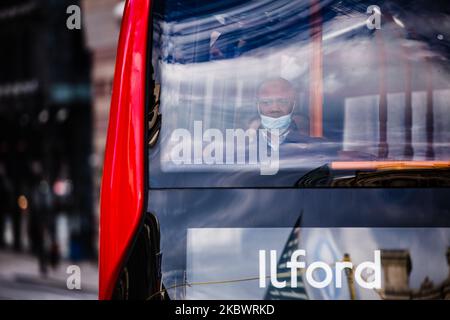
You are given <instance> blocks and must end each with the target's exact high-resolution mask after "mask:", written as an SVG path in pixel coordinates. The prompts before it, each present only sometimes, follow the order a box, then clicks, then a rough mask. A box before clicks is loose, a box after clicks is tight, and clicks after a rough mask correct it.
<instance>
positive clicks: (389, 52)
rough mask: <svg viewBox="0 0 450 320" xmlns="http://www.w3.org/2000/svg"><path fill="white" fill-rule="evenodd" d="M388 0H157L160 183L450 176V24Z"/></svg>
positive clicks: (437, 179) (156, 164)
mask: <svg viewBox="0 0 450 320" xmlns="http://www.w3.org/2000/svg"><path fill="white" fill-rule="evenodd" d="M390 3H391V2H387V4H386V5H385V6H381V7H378V6H376V7H371V4H370V3H369V2H366V1H360V2H358V4H357V5H355V3H354V2H353V1H331V0H330V1H320V0H308V1H306V0H279V1H267V0H258V1H242V0H239V1H238V0H233V1H200V0H188V1H173V0H168V1H155V4H154V8H153V10H154V12H153V30H152V33H153V49H152V66H153V71H154V72H153V80H154V84H155V85H156V87H157V88H160V89H158V90H157V91H158V92H159V93H158V96H159V97H158V98H159V104H158V105H159V108H158V110H156V111H157V112H159V113H160V114H161V118H160V120H161V123H160V125H161V127H160V130H158V132H159V135H158V136H156V137H152V138H154V140H155V141H156V143H155V144H152V147H151V148H150V153H149V157H150V161H149V163H150V173H149V177H150V187H155V188H166V187H169V188H170V187H277V186H283V187H301V186H346V185H350V186H391V185H394V186H423V185H426V186H448V185H450V183H449V182H448V181H449V178H448V177H449V175H448V168H449V163H450V162H449V160H450V145H449V144H450V112H449V111H450V110H449V104H448V101H450V76H449V72H450V70H449V66H448V60H447V59H448V58H449V50H448V48H449V42H448V39H450V34H443V32H444V31H443V30H437V27H438V25H437V24H436V23H430V24H429V25H427V27H426V28H424V26H423V25H422V23H424V20H423V19H419V18H418V17H417V15H418V14H419V13H418V12H416V11H415V10H414V8H413V7H407V8H403V7H400V6H394V5H389V4H390ZM369 7H370V8H369ZM380 12H381V15H379V14H378V13H380ZM424 16H425V17H426V21H428V20H429V21H433V19H439V18H440V16H435V15H434V14H433V12H430V13H429V14H428V15H426V14H424ZM427 19H428V20H427ZM378 22H379V25H377V23H378ZM153 87H155V86H153ZM151 111H155V110H151ZM399 175H400V176H401V177H399Z"/></svg>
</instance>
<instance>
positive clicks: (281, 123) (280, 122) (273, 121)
mask: <svg viewBox="0 0 450 320" xmlns="http://www.w3.org/2000/svg"><path fill="white" fill-rule="evenodd" d="M260 117H261V124H262V126H263V127H264V128H266V129H269V130H272V129H278V130H279V131H280V133H282V132H284V131H286V130H287V129H288V128H289V126H290V125H291V121H292V117H291V114H287V115H285V116H281V117H279V118H272V117H268V116H265V115H263V114H260Z"/></svg>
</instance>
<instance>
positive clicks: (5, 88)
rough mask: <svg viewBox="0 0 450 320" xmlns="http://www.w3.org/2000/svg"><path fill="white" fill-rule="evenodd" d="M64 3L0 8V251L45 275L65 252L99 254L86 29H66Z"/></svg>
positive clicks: (13, 0)
mask: <svg viewBox="0 0 450 320" xmlns="http://www.w3.org/2000/svg"><path fill="white" fill-rule="evenodd" d="M87 2H97V1H87ZM98 2H101V1H98ZM70 5H81V3H80V1H77V0H3V1H1V2H0V42H1V44H2V45H1V49H0V197H1V201H0V204H1V208H0V236H1V237H0V245H1V246H5V245H10V246H12V247H13V248H14V249H15V250H16V251H27V252H33V253H35V254H36V255H37V256H38V257H39V261H40V264H41V268H43V269H42V271H44V272H45V268H46V265H47V264H49V263H50V264H52V263H56V262H57V259H58V258H59V257H60V256H61V252H62V256H63V257H64V256H65V257H67V258H70V259H72V260H83V259H92V258H95V257H96V251H97V229H98V223H97V218H96V216H95V214H94V212H95V210H94V208H95V197H96V191H94V183H93V165H95V164H96V157H95V153H94V149H93V129H92V127H93V116H92V107H93V103H92V101H93V96H92V90H91V88H92V83H91V66H92V60H91V54H90V52H89V50H88V48H87V46H86V41H85V30H84V28H82V29H81V30H76V29H75V30H69V29H68V28H67V27H66V20H67V18H68V16H69V14H67V13H66V10H67V8H68V7H69V6H70Z"/></svg>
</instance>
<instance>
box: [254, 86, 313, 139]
mask: <svg viewBox="0 0 450 320" xmlns="http://www.w3.org/2000/svg"><path fill="white" fill-rule="evenodd" d="M295 96H296V94H295V90H294V87H293V86H292V84H291V83H290V82H289V81H287V80H286V79H283V78H275V79H270V80H267V81H264V82H263V83H262V84H261V85H260V87H259V89H258V93H257V104H258V113H259V116H260V119H261V128H262V129H267V131H266V132H267V134H265V135H264V136H265V138H266V140H267V142H268V144H269V145H270V146H271V147H272V148H277V147H278V146H277V145H275V143H273V142H272V141H277V140H278V144H279V145H282V144H286V143H308V142H310V140H311V139H310V138H309V137H307V136H304V135H301V134H300V131H299V128H298V127H297V125H296V123H295V122H294V121H293V120H292V115H293V113H294V110H295V106H296V99H295ZM274 129H277V130H278V135H277V136H278V139H274V135H275V133H276V132H277V130H274Z"/></svg>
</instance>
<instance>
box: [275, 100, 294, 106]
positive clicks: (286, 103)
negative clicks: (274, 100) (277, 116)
mask: <svg viewBox="0 0 450 320" xmlns="http://www.w3.org/2000/svg"><path fill="white" fill-rule="evenodd" d="M278 103H279V104H281V105H283V106H289V104H290V103H291V102H290V101H289V100H288V99H280V100H278Z"/></svg>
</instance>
